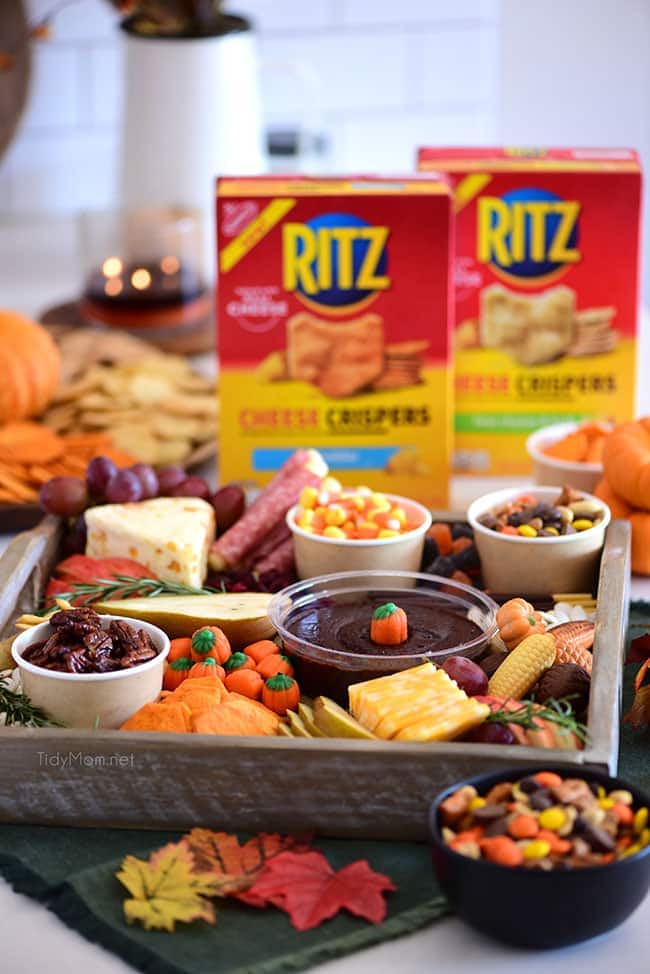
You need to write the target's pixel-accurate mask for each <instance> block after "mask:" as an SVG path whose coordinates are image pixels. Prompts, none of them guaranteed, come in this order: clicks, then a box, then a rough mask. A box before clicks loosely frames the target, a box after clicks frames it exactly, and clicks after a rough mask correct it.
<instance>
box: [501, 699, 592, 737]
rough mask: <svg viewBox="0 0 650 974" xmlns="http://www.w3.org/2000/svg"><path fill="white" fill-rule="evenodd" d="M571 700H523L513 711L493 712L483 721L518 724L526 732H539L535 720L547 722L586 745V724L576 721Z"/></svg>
mask: <svg viewBox="0 0 650 974" xmlns="http://www.w3.org/2000/svg"><path fill="white" fill-rule="evenodd" d="M572 699H573V695H572V696H569V697H561V698H560V699H559V700H555V699H551V700H547V701H546V702H545V703H535V701H534V700H523V701H522V702H521V704H520V706H519V707H517V708H516V709H514V710H506V709H505V708H504V709H501V710H493V711H492V712H491V713H490V714H489V715H488V716H487V717H486V718H485V720H486V723H498V724H518V725H519V726H520V727H525V728H526V730H539V726H538V725H537V724H536V723H535V719H536V718H537V719H541V720H547V721H548V722H549V724H555V725H556V726H557V727H558V728H559V730H560V732H563V733H565V734H575V736H576V737H577V738H578V740H579V741H582V743H583V744H586V743H587V738H588V735H589V731H588V728H587V726H586V724H582V723H581V722H580V721H579V720H578V719H577V717H576V715H575V713H574V710H573V706H572V704H571V700H572Z"/></svg>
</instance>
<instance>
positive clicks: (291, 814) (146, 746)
mask: <svg viewBox="0 0 650 974" xmlns="http://www.w3.org/2000/svg"><path fill="white" fill-rule="evenodd" d="M60 535H61V523H60V521H59V520H58V519H56V518H52V517H49V518H46V519H45V520H44V521H43V523H42V524H41V525H40V526H39V527H38V528H37V529H35V530H34V531H32V532H28V533H26V534H23V535H21V536H19V537H17V538H16V539H15V540H14V541H13V542H12V544H11V545H10V546H9V548H8V549H7V551H6V553H5V554H4V556H3V557H2V559H1V560H0V583H1V587H0V592H1V593H2V594H1V596H0V635H5V634H7V633H9V632H10V631H12V628H13V627H12V623H13V621H14V619H15V618H16V616H17V615H18V614H19V613H20V612H21V611H24V610H26V609H30V608H33V607H34V606H35V605H36V604H37V603H38V601H39V599H40V598H41V596H42V593H43V588H44V585H45V581H46V579H47V576H48V575H49V573H50V571H51V569H52V566H53V565H54V564H55V563H56V562H57V560H58V559H59V558H60ZM628 585H629V527H628V525H627V524H625V523H623V522H615V523H613V524H611V525H610V527H609V529H608V533H607V538H606V542H605V548H604V550H603V556H602V562H601V570H600V582H599V589H598V602H599V604H600V605H601V606H605V607H606V611H601V612H599V614H598V617H597V626H596V643H595V647H594V665H593V677H592V684H591V694H590V703H589V717H588V725H589V729H590V743H589V744H588V746H587V747H586V748H585V750H582V751H578V750H561V749H560V750H555V751H553V752H552V760H553V765H554V766H563V767H565V768H566V770H567V772H569V773H570V772H571V770H572V769H575V770H576V771H578V772H579V769H580V767H581V766H582V765H584V764H589V765H594V764H595V765H600V766H602V767H609V768H610V769H613V768H615V765H616V755H617V746H618V726H619V706H620V702H619V690H620V681H621V669H622V657H623V649H624V637H625V629H626V607H627V604H628ZM5 737H6V739H7V743H9V742H10V743H11V746H7V747H0V773H2V778H3V781H4V782H5V787H4V788H3V790H2V794H1V795H0V820H3V821H21V822H42V823H43V822H47V823H48V824H74V825H85V826H102V825H103V826H122V827H139V828H156V827H179V826H181V825H183V824H187V825H189V824H191V825H202V824H204V825H209V826H210V827H212V828H214V827H232V822H233V821H237V827H238V828H240V829H242V830H252V831H258V830H259V829H260V828H263V829H264V830H279V831H295V830H300V829H305V828H309V829H315V830H317V831H318V832H321V833H323V834H336V835H341V836H351V835H365V836H367V837H370V836H373V837H383V838H398V837H399V838H424V837H425V835H426V831H427V810H428V806H429V803H430V800H431V799H432V797H433V796H434V795H435V794H436V793H437V792H438V791H440V790H441V789H442V788H443V787H445V786H447V785H449V784H451V783H453V782H454V781H456V780H459V779H461V778H464V777H466V776H468V775H471V774H476V773H479V772H482V771H486V770H489V769H498V768H502V767H503V768H505V767H512V766H514V767H517V766H519V767H529V766H530V765H531V764H538V765H539V766H540V767H545V766H547V765H548V762H549V758H550V752H549V750H548V749H547V748H538V747H533V748H531V747H529V746H525V745H524V746H522V745H518V746H516V747H512V746H504V745H490V744H472V743H463V742H458V741H450V742H440V743H412V742H403V741H399V740H390V741H385V740H349V739H340V738H331V739H328V738H318V739H316V738H311V739H306V738H303V739H299V738H293V737H292V738H291V739H289V738H283V737H258V738H252V737H245V736H244V737H215V736H209V735H207V734H203V733H195V734H169V733H154V732H148V731H138V732H130V731H126V730H124V731H119V732H115V731H105V730H101V729H97V730H94V731H93V732H92V733H89V732H88V731H87V730H74V729H65V728H60V729H58V728H56V729H52V728H47V729H37V730H35V729H33V728H21V727H10V728H0V740H2V739H4V738H5ZM278 759H280V760H281V761H282V764H283V767H284V768H285V769H286V773H284V774H283V775H280V776H278V775H272V774H269V768H270V767H271V764H273V765H275V764H277V761H278ZM170 781H174V788H173V789H170V788H169V782H170ZM260 781H263V782H264V787H263V788H260ZM288 788H290V796H291V800H290V801H288V800H287V795H288V793H289V792H288ZM71 794H73V795H74V802H72V801H70V795H71Z"/></svg>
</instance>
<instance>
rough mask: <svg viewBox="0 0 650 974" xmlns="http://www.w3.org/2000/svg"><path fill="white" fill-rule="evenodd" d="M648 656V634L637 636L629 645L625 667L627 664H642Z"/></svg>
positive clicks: (649, 638)
mask: <svg viewBox="0 0 650 974" xmlns="http://www.w3.org/2000/svg"><path fill="white" fill-rule="evenodd" d="M649 656H650V632H646V633H645V635H643V636H637V637H636V639H633V640H632V641H631V643H630V648H629V650H628V653H627V659H626V660H625V665H626V666H627V664H628V663H643V662H644V660H646V659H648V657H649Z"/></svg>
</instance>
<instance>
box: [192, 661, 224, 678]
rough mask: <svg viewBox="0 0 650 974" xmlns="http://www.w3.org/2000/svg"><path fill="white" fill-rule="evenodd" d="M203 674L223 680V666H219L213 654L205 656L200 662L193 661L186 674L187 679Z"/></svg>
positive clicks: (199, 676)
mask: <svg viewBox="0 0 650 974" xmlns="http://www.w3.org/2000/svg"><path fill="white" fill-rule="evenodd" d="M203 676H216V677H218V678H219V679H220V680H224V679H225V677H226V672H225V670H224V668H223V666H219V664H218V663H217V661H216V659H215V658H214V656H206V657H205V659H202V660H201V661H200V662H198V663H195V664H194V665H193V666H192V668H191V669H190V671H189V673H188V674H187V679H188V680H197V679H200V678H201V677H203Z"/></svg>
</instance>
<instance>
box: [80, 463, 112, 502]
mask: <svg viewBox="0 0 650 974" xmlns="http://www.w3.org/2000/svg"><path fill="white" fill-rule="evenodd" d="M116 473H117V467H116V466H115V464H114V463H113V461H112V460H109V458H108V457H94V458H93V459H92V460H91V461H90V463H89V464H88V466H87V467H86V486H87V488H88V493H89V494H90V495H91V496H92V497H103V496H104V491H105V490H106V485H107V483H108V481H109V480H110V479H111V477H114V476H115V474H116Z"/></svg>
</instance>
